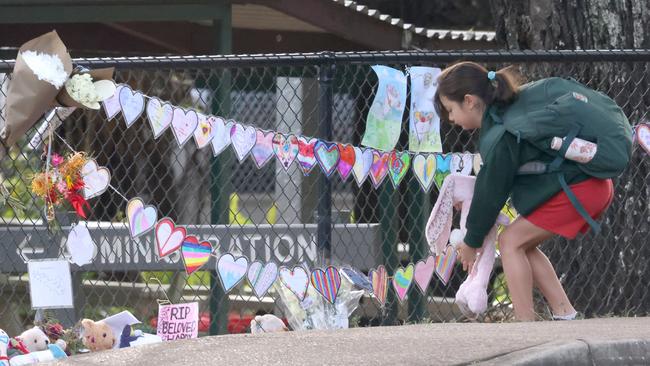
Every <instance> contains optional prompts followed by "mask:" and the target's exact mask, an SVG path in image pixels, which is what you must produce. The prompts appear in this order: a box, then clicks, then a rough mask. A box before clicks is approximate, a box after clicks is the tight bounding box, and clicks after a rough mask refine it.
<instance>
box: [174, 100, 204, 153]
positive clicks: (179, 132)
mask: <svg viewBox="0 0 650 366" xmlns="http://www.w3.org/2000/svg"><path fill="white" fill-rule="evenodd" d="M198 125H199V116H198V115H197V114H196V112H195V111H193V110H188V111H186V110H184V109H182V108H178V107H175V108H174V117H173V119H172V132H173V133H174V137H175V138H176V142H177V143H178V147H183V145H185V143H186V142H187V140H189V139H190V138H191V137H192V135H193V134H194V130H196V127H197V126H198Z"/></svg>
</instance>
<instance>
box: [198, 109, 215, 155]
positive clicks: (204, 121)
mask: <svg viewBox="0 0 650 366" xmlns="http://www.w3.org/2000/svg"><path fill="white" fill-rule="evenodd" d="M198 116H199V124H198V126H197V127H196V130H194V142H195V143H196V148H197V149H203V148H204V147H206V146H208V144H209V143H210V142H211V141H212V138H213V137H214V128H213V127H212V125H213V124H214V123H215V120H216V118H215V117H213V116H206V115H205V114H202V113H198Z"/></svg>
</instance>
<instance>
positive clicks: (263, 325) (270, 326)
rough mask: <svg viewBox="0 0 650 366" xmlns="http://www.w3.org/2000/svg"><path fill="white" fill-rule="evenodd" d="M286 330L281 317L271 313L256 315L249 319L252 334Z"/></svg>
mask: <svg viewBox="0 0 650 366" xmlns="http://www.w3.org/2000/svg"><path fill="white" fill-rule="evenodd" d="M288 330H289V329H288V328H287V326H286V325H285V324H284V322H283V321H282V319H280V318H278V317H277V316H275V315H273V314H264V315H257V316H255V318H254V319H253V320H251V333H252V334H261V333H275V332H286V331H288Z"/></svg>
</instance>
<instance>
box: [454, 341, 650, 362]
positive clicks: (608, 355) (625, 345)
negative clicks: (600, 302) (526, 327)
mask: <svg viewBox="0 0 650 366" xmlns="http://www.w3.org/2000/svg"><path fill="white" fill-rule="evenodd" d="M470 364H471V365H481V366H488V365H521V366H523V365H526V366H535V365H544V366H554V365H573V366H583V365H584V366H593V365H647V364H650V340H648V339H623V340H588V339H578V340H574V341H560V342H550V343H545V344H542V345H539V346H534V347H528V348H525V349H522V350H519V351H514V352H510V353H508V354H505V355H500V356H496V357H492V358H490V359H487V360H479V361H475V362H470V363H466V364H465V365H470Z"/></svg>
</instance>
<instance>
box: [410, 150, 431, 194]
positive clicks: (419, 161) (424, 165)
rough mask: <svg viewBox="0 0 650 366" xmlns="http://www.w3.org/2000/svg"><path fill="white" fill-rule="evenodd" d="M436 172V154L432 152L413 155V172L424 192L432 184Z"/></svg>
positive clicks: (427, 190)
mask: <svg viewBox="0 0 650 366" xmlns="http://www.w3.org/2000/svg"><path fill="white" fill-rule="evenodd" d="M435 172H436V156H435V155H434V154H427V155H426V156H425V155H422V154H418V155H415V157H414V158H413V173H415V177H416V178H417V180H418V182H420V186H422V189H423V190H424V192H425V193H427V192H429V190H430V189H431V186H432V185H433V180H434V175H435Z"/></svg>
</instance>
